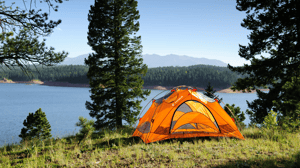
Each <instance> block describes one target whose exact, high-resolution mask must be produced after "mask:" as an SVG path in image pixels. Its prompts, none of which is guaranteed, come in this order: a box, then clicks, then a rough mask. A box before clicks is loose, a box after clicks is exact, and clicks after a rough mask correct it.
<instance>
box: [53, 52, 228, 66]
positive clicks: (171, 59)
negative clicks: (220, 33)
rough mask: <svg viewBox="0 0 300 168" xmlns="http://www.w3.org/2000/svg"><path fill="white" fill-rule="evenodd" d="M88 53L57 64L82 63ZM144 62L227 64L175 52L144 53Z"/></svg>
mask: <svg viewBox="0 0 300 168" xmlns="http://www.w3.org/2000/svg"><path fill="white" fill-rule="evenodd" d="M88 55H89V54H82V55H79V56H77V57H73V58H70V57H67V58H65V60H64V61H63V62H62V63H60V64H59V65H71V64H72V65H84V59H85V58H87V57H88ZM143 59H144V61H143V62H144V64H146V65H147V66H148V68H155V67H166V66H191V65H198V64H204V65H214V66H221V67H226V66H227V64H226V63H224V62H222V61H220V60H217V59H208V58H196V57H191V56H187V55H183V56H179V55H176V54H169V55H165V56H161V55H158V54H144V55H143Z"/></svg>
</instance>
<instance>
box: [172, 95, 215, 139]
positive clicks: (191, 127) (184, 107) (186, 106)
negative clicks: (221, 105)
mask: <svg viewBox="0 0 300 168" xmlns="http://www.w3.org/2000/svg"><path fill="white" fill-rule="evenodd" d="M192 112H193V113H195V112H198V113H200V114H202V115H204V116H205V117H206V118H208V119H209V120H210V121H211V122H212V123H213V125H214V126H215V127H216V128H217V129H218V130H216V128H212V127H210V126H208V125H205V124H202V123H201V121H199V122H197V123H185V124H183V125H181V126H180V127H178V128H177V129H176V130H173V128H174V126H175V124H176V123H177V121H179V120H180V119H182V118H183V116H184V115H188V114H189V113H192ZM218 131H219V127H218V124H217V123H216V120H215V119H214V117H213V115H212V114H211V112H210V111H209V110H208V109H207V108H206V107H205V106H204V105H203V104H202V103H200V102H198V101H194V100H191V101H186V102H184V103H182V104H181V105H180V106H179V107H178V108H177V110H176V111H175V112H174V115H173V119H172V123H171V129H170V132H173V134H175V133H178V132H181V133H182V132H207V133H208V132H218Z"/></svg>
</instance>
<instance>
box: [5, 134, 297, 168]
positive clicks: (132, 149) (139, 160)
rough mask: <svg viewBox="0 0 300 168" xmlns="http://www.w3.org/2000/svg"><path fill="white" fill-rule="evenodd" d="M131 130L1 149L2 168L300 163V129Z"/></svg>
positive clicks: (280, 164) (295, 164) (9, 146)
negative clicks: (148, 138)
mask: <svg viewBox="0 0 300 168" xmlns="http://www.w3.org/2000/svg"><path fill="white" fill-rule="evenodd" d="M131 132H132V130H131V129H123V130H119V131H114V132H112V131H104V132H102V133H99V134H94V135H93V138H92V139H86V140H81V141H80V140H79V139H78V138H76V137H75V136H70V137H67V138H63V139H51V140H47V141H42V142H39V141H28V142H25V143H23V144H21V145H6V146H3V147H1V148H0V167H299V166H300V133H299V132H298V133H293V134H292V133H284V132H276V131H275V132H273V131H269V132H263V131H261V130H259V129H258V128H248V129H245V130H243V131H242V133H243V135H244V136H245V138H246V140H245V141H243V140H237V139H229V138H219V139H213V138H193V139H175V140H168V141H163V142H158V143H151V144H144V143H143V142H142V141H141V140H140V139H139V138H136V137H135V138H133V137H131Z"/></svg>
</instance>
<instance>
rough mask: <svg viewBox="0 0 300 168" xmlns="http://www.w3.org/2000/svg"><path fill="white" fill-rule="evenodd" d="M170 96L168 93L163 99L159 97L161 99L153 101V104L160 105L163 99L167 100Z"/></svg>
mask: <svg viewBox="0 0 300 168" xmlns="http://www.w3.org/2000/svg"><path fill="white" fill-rule="evenodd" d="M172 94H173V92H170V93H168V94H166V95H164V96H163V97H161V98H159V99H156V100H155V103H157V104H161V103H162V101H163V100H164V99H167V98H168V97H170V96H171V95H172Z"/></svg>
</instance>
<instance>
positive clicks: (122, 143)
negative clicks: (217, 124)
mask: <svg viewBox="0 0 300 168" xmlns="http://www.w3.org/2000/svg"><path fill="white" fill-rule="evenodd" d="M221 139H222V138H215V137H194V138H174V139H166V140H163V141H156V142H152V143H148V144H146V145H152V144H170V143H174V144H177V143H180V144H183V143H184V142H188V143H193V144H194V143H195V142H198V141H202V142H204V141H212V140H216V141H219V140H221ZM135 144H145V143H144V142H143V140H142V139H141V138H140V137H128V138H114V139H108V140H105V141H102V142H101V143H96V144H94V146H95V147H98V148H112V147H115V148H118V147H127V146H132V145H135Z"/></svg>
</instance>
